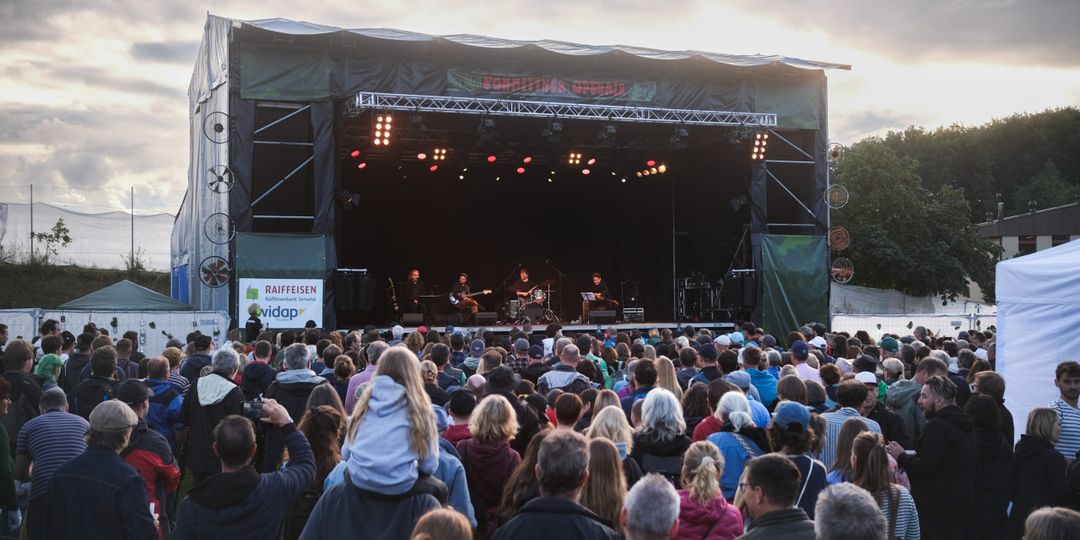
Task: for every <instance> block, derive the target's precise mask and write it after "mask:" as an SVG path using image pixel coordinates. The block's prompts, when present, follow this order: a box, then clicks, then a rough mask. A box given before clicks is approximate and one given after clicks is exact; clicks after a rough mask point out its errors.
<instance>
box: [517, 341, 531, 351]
mask: <svg viewBox="0 0 1080 540" xmlns="http://www.w3.org/2000/svg"><path fill="white" fill-rule="evenodd" d="M514 350H515V351H527V350H529V340H527V339H525V338H518V339H517V341H515V342H514Z"/></svg>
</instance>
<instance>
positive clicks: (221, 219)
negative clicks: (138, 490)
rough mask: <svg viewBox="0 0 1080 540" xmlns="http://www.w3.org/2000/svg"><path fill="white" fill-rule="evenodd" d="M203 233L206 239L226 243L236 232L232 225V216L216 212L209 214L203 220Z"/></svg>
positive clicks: (216, 242)
mask: <svg viewBox="0 0 1080 540" xmlns="http://www.w3.org/2000/svg"><path fill="white" fill-rule="evenodd" d="M203 233H205V234H206V239H207V240H210V241H211V242H213V243H215V244H228V243H229V241H230V240H232V238H233V235H234V234H236V229H235V228H234V227H233V220H232V218H230V217H229V216H228V215H226V214H223V213H221V212H218V213H216V214H210V216H208V217H207V218H206V221H205V222H203Z"/></svg>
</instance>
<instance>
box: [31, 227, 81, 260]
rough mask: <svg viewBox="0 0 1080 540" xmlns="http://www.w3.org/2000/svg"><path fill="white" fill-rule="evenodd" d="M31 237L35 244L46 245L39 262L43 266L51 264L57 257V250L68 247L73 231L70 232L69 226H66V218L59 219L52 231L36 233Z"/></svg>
mask: <svg viewBox="0 0 1080 540" xmlns="http://www.w3.org/2000/svg"><path fill="white" fill-rule="evenodd" d="M30 237H31V238H32V239H33V241H35V242H41V243H43V244H45V249H44V253H43V254H42V255H41V258H40V259H39V260H38V261H37V262H40V263H41V264H49V263H51V262H52V261H53V260H54V259H55V258H56V255H57V250H58V249H59V248H62V247H67V245H68V244H70V243H71V231H69V230H68V228H67V225H64V218H59V219H57V220H56V223H55V224H54V225H53V227H52V230H51V231H49V232H36V233H34V234H32V235H30Z"/></svg>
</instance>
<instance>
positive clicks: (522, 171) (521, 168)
mask: <svg viewBox="0 0 1080 540" xmlns="http://www.w3.org/2000/svg"><path fill="white" fill-rule="evenodd" d="M517 173H518V174H525V167H518V168H517Z"/></svg>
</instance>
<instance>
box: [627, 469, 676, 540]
mask: <svg viewBox="0 0 1080 540" xmlns="http://www.w3.org/2000/svg"><path fill="white" fill-rule="evenodd" d="M619 523H620V524H621V525H622V530H623V535H624V537H625V538H626V540H668V539H669V538H675V534H676V532H678V530H679V494H678V492H676V491H675V488H674V487H672V485H671V482H669V481H668V480H667V479H666V478H664V477H663V476H660V475H659V474H648V475H645V478H642V479H641V480H639V481H638V482H637V483H636V484H634V487H633V488H631V489H630V492H629V493H627V494H626V502H625V503H623V509H622V513H620V514H619Z"/></svg>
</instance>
